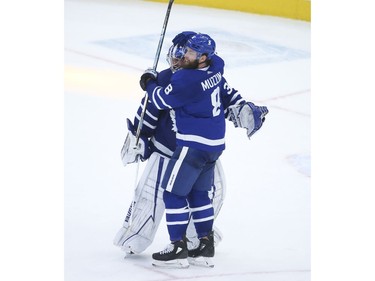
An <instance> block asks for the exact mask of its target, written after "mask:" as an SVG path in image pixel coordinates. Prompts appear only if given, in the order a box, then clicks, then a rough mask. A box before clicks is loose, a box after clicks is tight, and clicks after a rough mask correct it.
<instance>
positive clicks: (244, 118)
mask: <svg viewBox="0 0 375 281" xmlns="http://www.w3.org/2000/svg"><path fill="white" fill-rule="evenodd" d="M223 79H224V84H223V89H222V95H221V97H222V101H223V106H224V113H225V117H226V118H227V119H228V120H230V121H232V122H233V124H234V126H235V127H240V128H245V129H246V130H247V136H248V138H249V139H250V137H251V136H252V135H253V134H255V132H257V131H258V130H259V129H260V128H261V127H262V125H263V123H264V121H265V116H266V114H267V113H268V108H267V107H266V106H257V105H255V104H254V103H252V102H247V101H245V100H244V99H243V98H242V97H241V95H240V94H239V93H238V91H237V90H236V89H234V88H231V87H230V86H229V84H228V83H227V81H226V80H225V78H224V77H223Z"/></svg>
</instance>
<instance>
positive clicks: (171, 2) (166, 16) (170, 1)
mask: <svg viewBox="0 0 375 281" xmlns="http://www.w3.org/2000/svg"><path fill="white" fill-rule="evenodd" d="M173 2H174V0H169V3H168V8H167V12H166V14H165V18H164V23H163V28H162V30H161V33H160V39H159V44H158V48H157V50H156V55H155V59H154V65H153V67H152V69H153V70H155V71H156V68H157V66H158V62H159V57H160V52H161V47H162V46H163V41H164V37H165V31H166V30H167V25H168V20H169V15H170V13H171V10H172V4H173ZM147 103H148V95H147V93H146V95H145V100H144V102H143V105H142V112H141V116H140V119H139V123H138V127H137V133H136V142H135V144H136V145H138V142H139V137H140V135H141V129H142V125H143V118H144V115H145V112H146V106H147Z"/></svg>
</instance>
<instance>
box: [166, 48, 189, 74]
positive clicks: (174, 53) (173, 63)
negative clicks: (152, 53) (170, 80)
mask: <svg viewBox="0 0 375 281" xmlns="http://www.w3.org/2000/svg"><path fill="white" fill-rule="evenodd" d="M184 51H185V50H184V47H183V46H180V45H172V46H171V47H170V48H169V51H168V54H167V62H168V64H169V67H170V68H171V70H172V72H176V71H177V70H179V69H180V68H181V60H182V59H183V57H184V55H185V52H184Z"/></svg>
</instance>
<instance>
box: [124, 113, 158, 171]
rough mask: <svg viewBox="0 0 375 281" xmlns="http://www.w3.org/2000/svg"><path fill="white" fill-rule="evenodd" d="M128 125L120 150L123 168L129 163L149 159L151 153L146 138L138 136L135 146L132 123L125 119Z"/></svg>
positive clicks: (135, 139)
mask: <svg viewBox="0 0 375 281" xmlns="http://www.w3.org/2000/svg"><path fill="white" fill-rule="evenodd" d="M126 122H127V125H128V130H129V132H128V134H127V136H126V139H125V142H124V145H123V146H122V149H121V159H122V163H123V164H124V166H126V165H127V164H130V163H134V162H138V161H139V159H140V160H141V161H144V160H146V159H147V158H148V157H150V154H151V151H150V147H149V145H148V143H149V141H148V139H147V138H146V137H144V136H140V137H139V141H138V146H136V141H137V138H136V137H135V129H134V125H133V123H132V122H131V121H130V120H129V119H126Z"/></svg>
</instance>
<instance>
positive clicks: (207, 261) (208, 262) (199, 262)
mask: <svg viewBox="0 0 375 281" xmlns="http://www.w3.org/2000/svg"><path fill="white" fill-rule="evenodd" d="M188 261H189V264H191V265H195V266H202V267H211V268H212V267H214V266H215V265H214V262H213V258H209V257H196V258H190V257H189V258H188Z"/></svg>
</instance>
